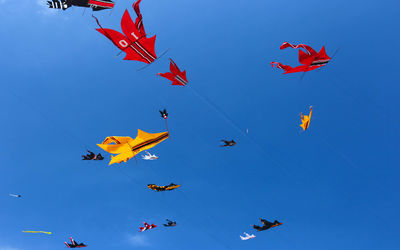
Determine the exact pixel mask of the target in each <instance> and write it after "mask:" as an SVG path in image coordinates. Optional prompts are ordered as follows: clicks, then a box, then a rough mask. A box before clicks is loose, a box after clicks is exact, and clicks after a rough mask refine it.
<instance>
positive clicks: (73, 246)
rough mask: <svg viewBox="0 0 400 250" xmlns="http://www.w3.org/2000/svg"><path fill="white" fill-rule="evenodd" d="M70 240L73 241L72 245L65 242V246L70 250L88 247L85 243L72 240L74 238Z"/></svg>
mask: <svg viewBox="0 0 400 250" xmlns="http://www.w3.org/2000/svg"><path fill="white" fill-rule="evenodd" d="M69 239H70V240H71V244H69V243H67V242H64V244H65V245H66V246H67V247H68V248H81V247H87V245H85V244H83V243H80V244H78V243H76V241H75V240H74V239H72V237H69Z"/></svg>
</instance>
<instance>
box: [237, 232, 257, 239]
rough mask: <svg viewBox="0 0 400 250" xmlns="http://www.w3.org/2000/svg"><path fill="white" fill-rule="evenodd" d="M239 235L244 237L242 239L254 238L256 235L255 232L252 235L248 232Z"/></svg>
mask: <svg viewBox="0 0 400 250" xmlns="http://www.w3.org/2000/svg"><path fill="white" fill-rule="evenodd" d="M239 236H240V239H242V240H249V239H254V238H255V237H256V236H255V235H254V234H252V235H250V234H248V233H246V232H244V236H242V235H239Z"/></svg>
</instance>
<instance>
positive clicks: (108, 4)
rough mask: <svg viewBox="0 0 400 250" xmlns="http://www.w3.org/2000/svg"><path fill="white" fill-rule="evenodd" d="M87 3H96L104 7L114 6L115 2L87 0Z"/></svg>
mask: <svg viewBox="0 0 400 250" xmlns="http://www.w3.org/2000/svg"><path fill="white" fill-rule="evenodd" d="M89 4H92V5H96V6H99V7H104V8H114V5H115V3H111V2H102V1H96V0H89Z"/></svg>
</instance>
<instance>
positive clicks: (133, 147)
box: [97, 129, 169, 165]
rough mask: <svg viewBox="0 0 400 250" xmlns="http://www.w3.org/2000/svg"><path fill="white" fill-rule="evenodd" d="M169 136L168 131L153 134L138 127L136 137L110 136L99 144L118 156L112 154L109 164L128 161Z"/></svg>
mask: <svg viewBox="0 0 400 250" xmlns="http://www.w3.org/2000/svg"><path fill="white" fill-rule="evenodd" d="M168 137H169V133H168V132H162V133H156V134H151V133H147V132H144V131H142V130H140V129H138V134H137V136H136V138H135V139H132V138H131V137H128V136H109V137H107V138H106V139H105V140H104V141H103V143H102V144H97V146H99V147H100V148H102V149H103V150H104V151H107V152H108V153H111V154H116V155H117V156H111V161H110V163H109V164H108V165H111V164H114V163H121V162H127V161H128V160H129V159H131V158H132V157H135V155H137V154H139V153H140V152H142V151H144V150H147V149H149V148H152V147H154V146H155V145H157V144H158V143H160V142H162V141H164V140H166V139H167V138H168Z"/></svg>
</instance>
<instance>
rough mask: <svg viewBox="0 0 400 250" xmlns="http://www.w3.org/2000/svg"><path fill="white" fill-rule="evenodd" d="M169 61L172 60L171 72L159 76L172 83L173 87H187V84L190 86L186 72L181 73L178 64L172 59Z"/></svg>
mask: <svg viewBox="0 0 400 250" xmlns="http://www.w3.org/2000/svg"><path fill="white" fill-rule="evenodd" d="M169 60H171V62H170V64H169V70H170V71H171V72H167V73H158V74H157V75H159V76H162V77H164V78H167V79H168V80H170V81H172V85H180V86H186V84H188V80H187V78H186V70H184V71H180V69H179V68H178V66H177V65H176V63H175V62H174V61H173V60H172V59H169Z"/></svg>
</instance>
